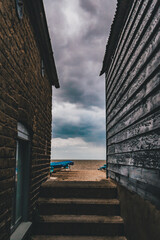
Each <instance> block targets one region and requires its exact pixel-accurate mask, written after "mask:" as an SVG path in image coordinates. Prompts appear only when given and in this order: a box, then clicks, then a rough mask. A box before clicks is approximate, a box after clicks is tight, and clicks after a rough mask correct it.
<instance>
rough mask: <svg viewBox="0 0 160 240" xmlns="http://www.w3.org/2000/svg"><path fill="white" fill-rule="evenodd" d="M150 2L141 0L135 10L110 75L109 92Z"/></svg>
mask: <svg viewBox="0 0 160 240" xmlns="http://www.w3.org/2000/svg"><path fill="white" fill-rule="evenodd" d="M148 2H149V1H148V0H147V1H145V2H144V4H142V1H141V2H140V1H139V2H138V4H137V6H136V8H135V10H134V14H133V17H132V19H131V22H130V23H129V25H128V29H127V30H126V32H127V31H128V32H127V35H125V36H124V37H123V39H124V41H123V45H122V50H121V52H120V54H119V55H118V58H117V61H116V62H115V68H114V72H113V75H111V76H109V77H108V83H109V84H108V86H107V93H108V91H109V89H110V86H111V85H113V82H114V79H115V77H116V76H117V74H118V72H119V68H120V65H121V64H120V63H122V62H123V60H124V58H125V55H126V52H127V50H128V48H129V46H130V45H131V41H132V39H133V36H134V35H135V33H136V30H137V26H138V23H139V20H140V19H141V17H142V15H143V12H144V10H145V8H146V6H147V4H148ZM118 62H119V64H118Z"/></svg>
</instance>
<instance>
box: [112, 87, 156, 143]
mask: <svg viewBox="0 0 160 240" xmlns="http://www.w3.org/2000/svg"><path fill="white" fill-rule="evenodd" d="M159 100H160V90H158V91H157V92H156V93H154V95H152V96H150V97H148V98H147V100H146V101H145V102H141V104H139V105H138V106H137V107H136V108H135V109H134V110H133V111H132V112H130V113H129V114H127V115H126V116H125V117H124V118H123V119H121V120H120V121H119V122H117V123H116V124H115V125H114V126H113V127H112V128H110V129H109V127H108V126H107V134H108V138H110V137H111V136H113V135H115V134H117V133H118V132H120V131H122V130H124V129H125V128H127V127H129V126H131V125H133V124H135V123H136V122H138V121H140V120H141V118H144V117H145V116H147V115H149V113H151V114H152V111H156V110H157V111H158V109H157V108H158V107H159Z"/></svg>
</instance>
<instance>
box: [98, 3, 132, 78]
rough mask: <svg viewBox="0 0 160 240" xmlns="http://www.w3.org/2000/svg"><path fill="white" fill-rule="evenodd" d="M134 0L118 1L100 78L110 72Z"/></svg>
mask: <svg viewBox="0 0 160 240" xmlns="http://www.w3.org/2000/svg"><path fill="white" fill-rule="evenodd" d="M133 2H134V1H132V0H117V8H116V12H115V16H114V19H113V23H112V25H111V30H110V34H109V38H108V43H107V45H106V51H105V55H104V60H103V65H102V69H101V72H100V76H101V75H102V74H104V73H105V72H107V71H108V69H109V67H110V64H111V62H112V58H113V56H114V53H115V50H116V46H117V43H118V40H119V37H120V35H121V32H122V30H123V26H124V24H125V21H126V18H127V16H128V13H129V11H130V9H131V7H132V5H133Z"/></svg>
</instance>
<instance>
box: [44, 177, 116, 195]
mask: <svg viewBox="0 0 160 240" xmlns="http://www.w3.org/2000/svg"><path fill="white" fill-rule="evenodd" d="M40 196H41V197H46V198H51V197H52V198H102V199H112V198H117V188H116V185H115V184H113V183H111V182H109V181H103V182H93V181H92V182H66V181H65V182H63V181H62V182H54V181H51V180H49V181H47V182H45V183H44V184H42V187H41V192H40Z"/></svg>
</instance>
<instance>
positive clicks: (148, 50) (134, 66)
mask: <svg viewBox="0 0 160 240" xmlns="http://www.w3.org/2000/svg"><path fill="white" fill-rule="evenodd" d="M154 22H156V21H154ZM157 25H158V24H157ZM157 31H158V30H156V32H155V33H154V35H153V38H152V39H151V40H150V41H149V44H148V46H146V47H145V48H143V49H142V52H140V47H138V48H137V50H136V51H135V52H133V53H132V54H133V55H132V58H131V59H128V58H127V61H128V64H127V66H125V65H124V66H123V67H122V69H121V70H122V74H120V78H118V75H117V84H116V86H115V87H114V89H113V91H112V92H111V93H112V95H109V94H108V93H107V105H108V107H107V108H108V112H110V111H111V109H112V108H113V106H115V104H116V102H118V101H119V100H120V98H121V97H122V96H123V94H124V92H125V91H126V89H127V88H128V86H130V85H131V83H132V81H133V80H134V79H135V78H137V77H138V76H139V75H140V74H141V75H142V73H141V72H142V69H143V68H144V67H145V70H144V69H143V71H144V72H145V74H144V73H143V75H142V76H143V81H144V80H145V79H146V78H147V77H148V76H149V75H150V74H151V72H153V71H154V70H155V69H156V67H157V66H158V65H159V54H158V49H159V48H158V45H159V43H160V38H159V34H158V32H157ZM142 41H143V45H145V44H146V41H145V40H144V39H143V40H142ZM156 49H157V50H156ZM154 51H155V55H153V52H154ZM128 55H129V53H128V54H127V56H128ZM151 58H152V60H150V59H151ZM156 59H157V60H156ZM156 61H157V64H155V66H154V65H153V62H156ZM153 66H154V67H153ZM142 67H143V68H142ZM149 67H150V68H151V67H152V71H150V72H147V69H148V68H149ZM142 76H141V77H142ZM137 83H138V81H137ZM139 86H140V84H139V85H138V86H137V88H138V87H139ZM117 94H118V95H117ZM115 96H117V97H116V98H115Z"/></svg>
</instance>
